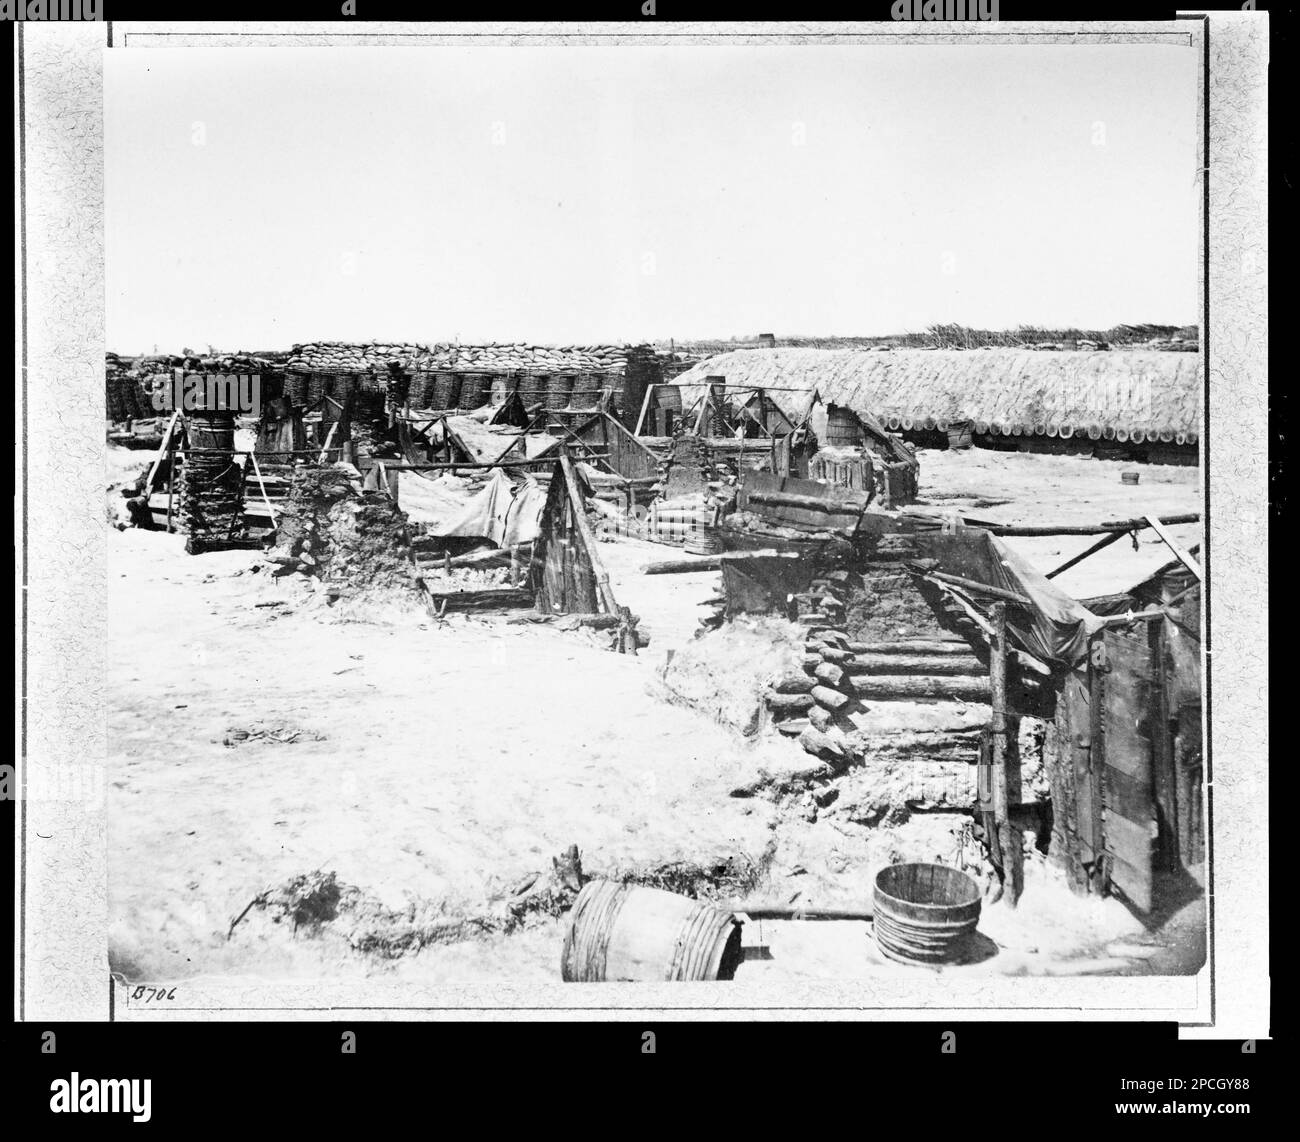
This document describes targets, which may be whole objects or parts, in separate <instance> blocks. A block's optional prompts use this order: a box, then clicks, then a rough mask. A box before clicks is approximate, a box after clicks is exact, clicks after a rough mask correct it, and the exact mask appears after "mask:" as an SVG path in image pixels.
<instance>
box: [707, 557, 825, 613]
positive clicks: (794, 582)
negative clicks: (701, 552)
mask: <svg viewBox="0 0 1300 1142" xmlns="http://www.w3.org/2000/svg"><path fill="white" fill-rule="evenodd" d="M813 574H814V572H813V570H812V568H811V567H810V566H809V563H808V561H805V560H795V559H763V558H759V559H745V560H743V561H734V562H733V561H731V560H724V561H723V564H722V582H723V587H724V592H723V593H724V594H725V595H726V599H727V615H728V616H731V615H738V614H751V615H767V614H784V613H785V611H786V605H787V601H788V597H789V596H790V595H793V594H797V593H798V592H800V591H803V590H805V589H806V588H807V586H808V584H809V583H810V582H811V581H812V577H813Z"/></svg>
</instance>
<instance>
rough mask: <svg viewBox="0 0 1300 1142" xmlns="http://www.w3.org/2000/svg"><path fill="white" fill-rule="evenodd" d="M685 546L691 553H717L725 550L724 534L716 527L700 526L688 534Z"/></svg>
mask: <svg viewBox="0 0 1300 1142" xmlns="http://www.w3.org/2000/svg"><path fill="white" fill-rule="evenodd" d="M683 546H684V547H685V549H686V551H687V553H688V554H690V555H717V554H718V553H719V552H721V551H722V550H723V545H722V536H720V535H719V534H718V529H717V528H716V527H705V526H700V527H697V528H695V530H694V531H692V532H691V533H690V534H689V535H687V537H686V543H685V544H684V545H683Z"/></svg>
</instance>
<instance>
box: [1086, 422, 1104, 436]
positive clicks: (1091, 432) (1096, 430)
mask: <svg viewBox="0 0 1300 1142" xmlns="http://www.w3.org/2000/svg"><path fill="white" fill-rule="evenodd" d="M1088 439H1089V440H1100V439H1101V425H1100V424H1090V425H1088Z"/></svg>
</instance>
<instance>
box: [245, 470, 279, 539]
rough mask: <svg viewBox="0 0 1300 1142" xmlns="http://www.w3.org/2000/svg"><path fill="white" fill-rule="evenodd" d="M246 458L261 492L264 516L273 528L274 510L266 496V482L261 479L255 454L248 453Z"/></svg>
mask: <svg viewBox="0 0 1300 1142" xmlns="http://www.w3.org/2000/svg"><path fill="white" fill-rule="evenodd" d="M248 458H249V459H250V460H251V461H252V462H253V471H254V472H255V473H256V475H257V486H258V487H259V488H260V489H261V490H262V503H264V504H265V505H266V514H267V515H269V516H270V517H271V526H272V527H275V526H276V522H275V508H273V507H272V506H271V500H270V498H269V497H268V496H267V494H266V481H265V480H263V479H262V469H261V468H259V467H258V466H257V453H256V452H250V453H249V454H248Z"/></svg>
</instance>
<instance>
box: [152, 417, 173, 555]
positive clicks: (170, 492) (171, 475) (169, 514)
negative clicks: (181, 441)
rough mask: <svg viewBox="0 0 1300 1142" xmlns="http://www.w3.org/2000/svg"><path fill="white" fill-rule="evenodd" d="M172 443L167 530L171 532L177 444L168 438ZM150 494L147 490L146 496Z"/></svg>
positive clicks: (168, 476)
mask: <svg viewBox="0 0 1300 1142" xmlns="http://www.w3.org/2000/svg"><path fill="white" fill-rule="evenodd" d="M168 444H170V445H171V447H170V448H169V450H168V452H167V531H168V533H169V534H170V533H171V529H172V503H173V501H174V500H175V499H176V445H175V442H174V441H172V440H170V439H169V440H168ZM148 494H149V492H148V489H147V488H146V490H145V496H146V497H147V496H148Z"/></svg>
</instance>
